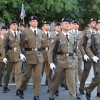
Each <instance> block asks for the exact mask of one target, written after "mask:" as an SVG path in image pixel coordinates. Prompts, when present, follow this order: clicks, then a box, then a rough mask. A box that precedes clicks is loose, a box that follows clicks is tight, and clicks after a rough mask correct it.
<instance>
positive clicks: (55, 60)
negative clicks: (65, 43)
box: [53, 34, 60, 63]
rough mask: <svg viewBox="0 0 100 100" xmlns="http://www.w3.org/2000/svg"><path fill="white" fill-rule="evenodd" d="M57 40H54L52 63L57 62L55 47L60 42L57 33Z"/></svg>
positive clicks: (56, 47)
mask: <svg viewBox="0 0 100 100" xmlns="http://www.w3.org/2000/svg"><path fill="white" fill-rule="evenodd" d="M57 37H58V38H57V40H56V44H55V47H54V50H53V63H57V57H56V55H57V49H58V46H59V43H60V37H59V34H57Z"/></svg>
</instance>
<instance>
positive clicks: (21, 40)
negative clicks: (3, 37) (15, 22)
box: [20, 33, 25, 74]
mask: <svg viewBox="0 0 100 100" xmlns="http://www.w3.org/2000/svg"><path fill="white" fill-rule="evenodd" d="M23 34H24V33H22V34H20V47H21V52H22V53H23V54H24V52H25V48H24V43H23ZM24 66H25V65H24V62H23V61H22V69H21V73H22V74H23V73H24Z"/></svg>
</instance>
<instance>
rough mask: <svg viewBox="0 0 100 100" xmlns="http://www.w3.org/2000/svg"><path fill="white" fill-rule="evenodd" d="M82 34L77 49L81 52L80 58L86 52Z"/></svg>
mask: <svg viewBox="0 0 100 100" xmlns="http://www.w3.org/2000/svg"><path fill="white" fill-rule="evenodd" d="M82 34H83V36H82V38H81V40H80V43H79V49H80V51H81V54H82V56H84V55H85V54H86V52H85V50H84V46H83V45H84V35H85V34H84V33H82Z"/></svg>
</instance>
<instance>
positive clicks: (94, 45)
mask: <svg viewBox="0 0 100 100" xmlns="http://www.w3.org/2000/svg"><path fill="white" fill-rule="evenodd" d="M91 43H92V46H91V49H92V51H93V54H94V55H95V56H97V55H98V53H99V52H98V44H97V39H96V36H95V34H92V35H91ZM93 64H94V66H93V68H94V73H95V75H97V74H99V73H98V71H97V63H96V62H94V61H93Z"/></svg>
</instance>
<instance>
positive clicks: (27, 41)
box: [19, 16, 44, 100]
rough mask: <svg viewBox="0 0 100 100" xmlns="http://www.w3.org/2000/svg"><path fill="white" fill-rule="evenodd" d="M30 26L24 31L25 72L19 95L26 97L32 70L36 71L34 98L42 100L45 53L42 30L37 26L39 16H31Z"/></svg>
mask: <svg viewBox="0 0 100 100" xmlns="http://www.w3.org/2000/svg"><path fill="white" fill-rule="evenodd" d="M29 24H30V27H29V28H27V29H26V30H25V32H24V33H23V44H24V49H25V56H26V62H25V72H24V75H23V77H22V82H21V86H20V90H19V97H20V98H22V99H23V98H24V97H23V95H24V93H23V91H24V90H26V88H27V83H28V80H29V78H30V74H31V72H34V74H33V75H34V76H32V77H34V85H35V88H34V100H41V98H40V97H39V89H40V84H41V76H42V66H43V62H44V59H43V55H42V52H41V50H42V48H41V41H42V39H43V32H42V30H40V29H38V28H37V25H38V18H37V17H36V16H31V17H30V18H29Z"/></svg>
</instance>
